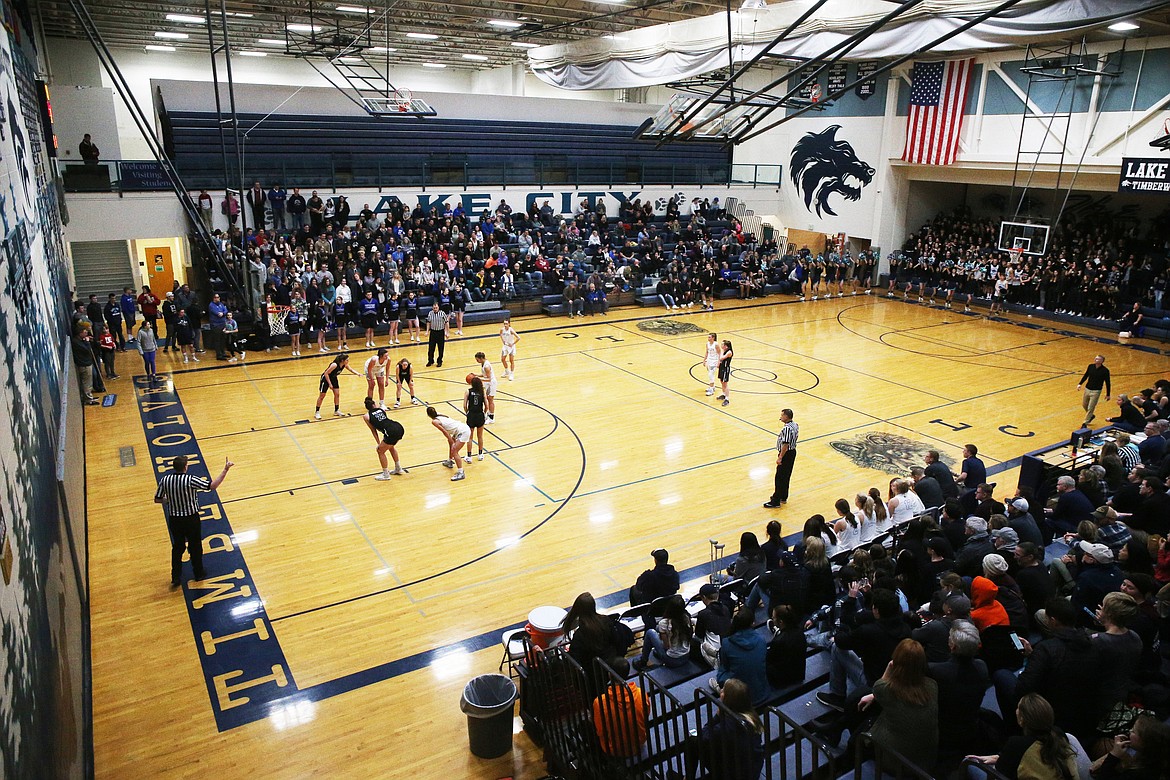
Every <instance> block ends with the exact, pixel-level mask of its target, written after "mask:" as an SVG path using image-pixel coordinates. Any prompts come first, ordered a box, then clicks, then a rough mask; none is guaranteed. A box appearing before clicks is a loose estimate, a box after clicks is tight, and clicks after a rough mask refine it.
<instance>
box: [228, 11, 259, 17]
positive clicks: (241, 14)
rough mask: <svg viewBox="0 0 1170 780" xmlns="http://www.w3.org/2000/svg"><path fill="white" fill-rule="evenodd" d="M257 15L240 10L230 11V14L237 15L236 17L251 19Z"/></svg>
mask: <svg viewBox="0 0 1170 780" xmlns="http://www.w3.org/2000/svg"><path fill="white" fill-rule="evenodd" d="M255 15H256V14H246V13H242V12H240V11H235V12H232V11H228V16H236V17H239V18H240V19H251V18H252V17H253V16H255Z"/></svg>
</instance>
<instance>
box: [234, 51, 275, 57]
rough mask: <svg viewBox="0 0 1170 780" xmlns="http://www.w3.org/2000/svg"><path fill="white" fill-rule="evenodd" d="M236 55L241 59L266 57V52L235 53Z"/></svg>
mask: <svg viewBox="0 0 1170 780" xmlns="http://www.w3.org/2000/svg"><path fill="white" fill-rule="evenodd" d="M237 54H239V55H240V56H241V57H267V56H268V52H266V51H241V52H237Z"/></svg>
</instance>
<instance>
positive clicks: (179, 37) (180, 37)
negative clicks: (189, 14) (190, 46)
mask: <svg viewBox="0 0 1170 780" xmlns="http://www.w3.org/2000/svg"><path fill="white" fill-rule="evenodd" d="M154 37H155V38H166V39H167V40H169V41H185V40H187V39H188V38H190V37H191V36H190V35H188V34H187V33H177V32H156V33H155V34H154Z"/></svg>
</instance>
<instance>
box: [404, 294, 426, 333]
mask: <svg viewBox="0 0 1170 780" xmlns="http://www.w3.org/2000/svg"><path fill="white" fill-rule="evenodd" d="M402 309H403V311H404V312H405V316H406V325H407V327H408V328H409V329H410V340H411V341H418V342H421V341H422V339H421V338H420V337H419V328H418V298H417V297H416V296H415V293H414V290H408V291H407V292H406V300H405V301H403V302H402Z"/></svg>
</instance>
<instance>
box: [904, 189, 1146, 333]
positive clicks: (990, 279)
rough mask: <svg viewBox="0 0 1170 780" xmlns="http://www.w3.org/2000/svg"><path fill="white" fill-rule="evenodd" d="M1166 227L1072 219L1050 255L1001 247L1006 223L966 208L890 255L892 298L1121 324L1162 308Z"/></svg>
mask: <svg viewBox="0 0 1170 780" xmlns="http://www.w3.org/2000/svg"><path fill="white" fill-rule="evenodd" d="M1163 231H1165V228H1164V227H1163V226H1160V225H1159V221H1158V220H1156V219H1155V220H1152V221H1151V222H1150V223H1148V225H1147V226H1146V227H1145V228H1144V229H1143V228H1142V227H1141V225H1140V223H1138V222H1137V221H1126V220H1120V219H1115V218H1113V217H1111V216H1110V215H1109V214H1108V213H1107V212H1101V213H1098V214H1091V215H1082V216H1069V217H1066V218H1065V219H1064V220H1062V222H1061V223H1060V224H1059V225H1057V226H1056V227H1055V228H1054V229H1053V230H1052V231H1051V235H1050V238H1049V241H1048V246H1047V247H1046V249H1045V251H1044V253H1043V254H1042V255H1031V254H1027V253H1024V254H1021V255H1020V256H1019V257H1017V258H1011V257H1010V256H1009V254H1008V253H1007V252H1004V251H1001V250H999V249H998V248H997V246H998V241H999V222H998V221H995V220H991V219H986V218H983V219H980V218H976V217H974V216H973V215H972V214H971V213H970V212H969V211H968V210H965V209H961V210H958V211H955V212H952V213H948V214H940V215H939V216H937V217H936V218H935V219H934V220H932V221H931V222H930V223H928V224H926V225H924V226H923V227H922V228H921V229H920V230H918V231H917V232H916V233H913V234H911V235H910V237H909V238H907V240H906V242H905V244H904V245H903V247H902V249H901V251H898V252H894V253H892V254H891V255H890V258H889V259H890V287H889V295H891V296H894V295H896V294H897V293H899V292H901V294H902V295H903V297H909V296H916V297H917V298H918V300H920V301H921V300H927V299H929V300H931V301H936V300H937V301H938V302H940V303H943V304H944V305H946V306H947V307H948V308H949V307H950V306H951V305H952V303H953V302H954V300H955V298H956V297H958V299H959V300H960V301H963V302H964V305H966V306H968V307H969V306H970V301H971V299H972V297H982V298H990V299H992V301H993V304H1002V303H1004V302H1007V303H1016V304H1022V305H1026V306H1032V307H1035V308H1037V309H1040V310H1047V311H1053V312H1057V313H1067V314H1077V315H1081V316H1085V317H1094V318H1098V319H1116V318H1118V317H1119V316H1120V313H1121V312H1122V311H1124V310H1126V309H1129V308H1130V307H1131V306H1132V305H1133V304H1134V303H1135V302H1136V303H1140V304H1142V305H1145V306H1152V307H1154V308H1158V309H1161V308H1162V303H1163V298H1164V296H1165V293H1166V287H1167V268H1166V248H1167V247H1166V243H1165V242H1166V236H1165V235H1163Z"/></svg>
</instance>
